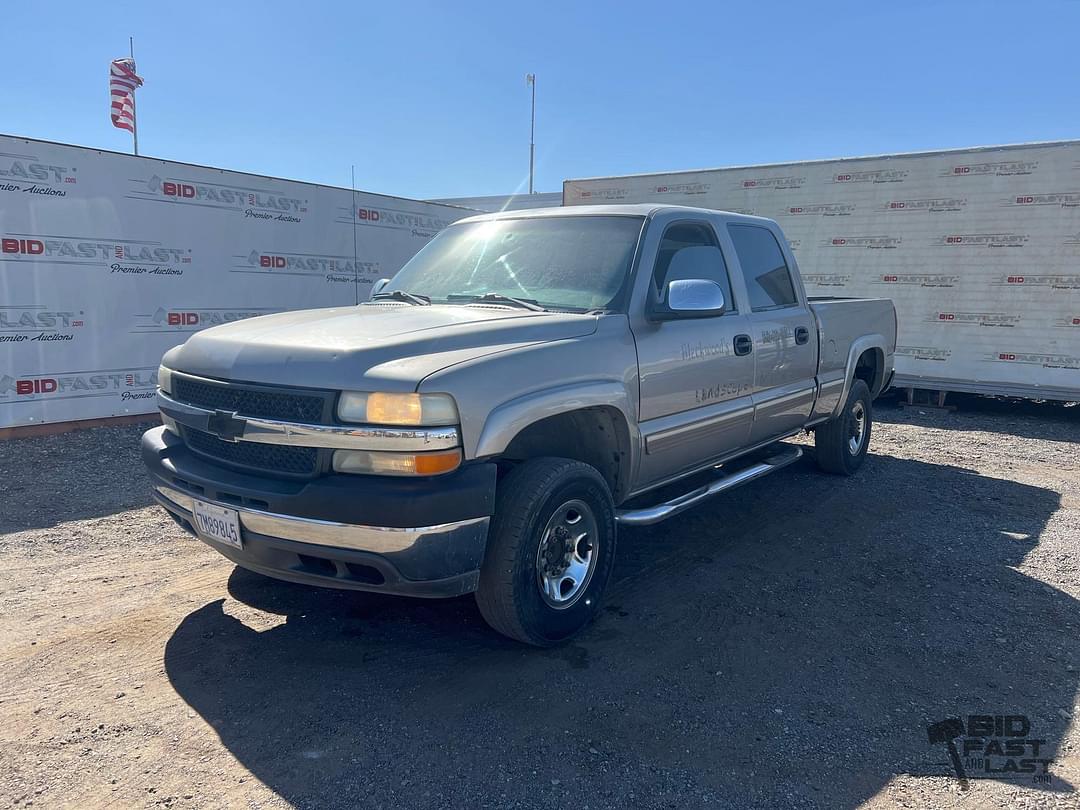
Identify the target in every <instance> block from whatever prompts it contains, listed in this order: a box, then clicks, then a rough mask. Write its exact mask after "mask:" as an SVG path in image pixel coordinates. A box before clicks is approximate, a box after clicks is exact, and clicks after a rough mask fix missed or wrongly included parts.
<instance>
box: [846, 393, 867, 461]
mask: <svg viewBox="0 0 1080 810" xmlns="http://www.w3.org/2000/svg"><path fill="white" fill-rule="evenodd" d="M865 438H866V406H865V405H863V403H862V400H861V399H860V400H856V401H855V404H854V405H852V406H851V425H850V426H849V427H848V441H847V447H848V452H849V453H851V455H853V456H857V455H859V451H860V450H861V449H862V446H863V440H864V439H865Z"/></svg>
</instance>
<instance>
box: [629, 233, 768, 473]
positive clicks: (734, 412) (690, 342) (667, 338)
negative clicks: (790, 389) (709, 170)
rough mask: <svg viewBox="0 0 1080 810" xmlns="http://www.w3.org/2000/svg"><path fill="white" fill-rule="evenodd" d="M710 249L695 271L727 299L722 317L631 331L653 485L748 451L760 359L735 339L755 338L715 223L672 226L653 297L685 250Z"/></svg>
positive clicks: (642, 325) (645, 463)
mask: <svg viewBox="0 0 1080 810" xmlns="http://www.w3.org/2000/svg"><path fill="white" fill-rule="evenodd" d="M701 246H709V247H713V248H715V250H713V251H711V252H709V255H710V256H712V257H715V259H714V260H713V261H710V262H709V264H708V266H706V267H698V268H695V271H694V275H695V277H697V278H708V279H710V280H712V281H715V282H716V283H717V284H719V285H720V287H721V289H722V290H723V292H724V299H725V302H726V311H725V313H724V314H723V315H717V316H713V317H709V318H693V319H689V320H673V321H663V322H660V323H656V322H650V321H636V322H634V324H633V330H634V339H635V341H636V343H637V352H638V368H639V372H640V391H641V400H640V411H639V413H640V416H639V418H640V421H641V430H642V435H643V438H644V442H645V448H644V453H643V454H642V458H641V467H640V470H639V476H638V480H639V481H640V483H641V484H642V485H649V484H655V483H657V482H659V481H662V480H664V479H667V478H670V477H672V476H674V475H677V474H679V473H681V472H685V471H687V470H689V469H692V468H695V467H700V466H702V464H703V462H705V461H707V460H708V459H714V458H719V457H721V456H723V455H725V454H728V453H731V452H733V451H735V450H737V449H738V448H740V447H742V446H743V445H745V444H746V442H747V440H748V438H749V433H750V425H751V421H752V419H753V400H752V399H751V394H752V390H753V384H754V356H753V353H752V352H749V351H748V347H747V346H745V345H742V342H740V346H741V348H740V353H736V348H735V346H736V338H737V337H739V336H743V337H744V338H745V336H746V335H748V334H749V331H750V330H749V324H748V321H747V317H746V315H744V314H743V313H742V312H741V311H740V308H739V302H737V301H735V300H734V299H733V297H732V286H731V281H730V278H729V276H728V270H727V265H726V263H725V261H724V257H723V254H722V252H721V250H720V243H719V240H718V239H717V235H716V232H715V231H714V229H713V226H712V224H711V223H709V222H707V221H703V220H701V221H699V220H685V221H677V222H672V223H670V224H668V225H667V227H666V228H665V230H664V233H663V237H662V238H661V241H660V243H659V246H658V249H657V253H656V262H655V266H654V268H653V274H652V284H653V290H652V293H653V294H656V295H660V294H661V292H662V291H663V290H664V289H665V286H666V285H667V284H668V283H669V282H671V281H674V280H676V279H675V278H673V277H669V275H670V274H669V273H668V268H669V266H670V265H671V263H672V259H673V258H674V256H675V254H676V253H677V252H678V251H680V250H683V249H685V248H690V247H701Z"/></svg>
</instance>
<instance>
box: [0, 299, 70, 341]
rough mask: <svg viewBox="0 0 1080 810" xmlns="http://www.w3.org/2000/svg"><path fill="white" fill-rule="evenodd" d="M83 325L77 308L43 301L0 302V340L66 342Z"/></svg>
mask: <svg viewBox="0 0 1080 810" xmlns="http://www.w3.org/2000/svg"><path fill="white" fill-rule="evenodd" d="M85 325H86V321H85V320H84V318H83V313H82V311H81V310H80V311H77V312H76V311H74V310H63V309H59V308H57V307H50V306H47V305H45V304H30V305H27V306H10V305H0V344H7V345H19V346H28V347H29V346H43V345H50V344H53V343H57V342H60V343H66V342H69V341H73V340H74V339H75V335H76V333H77V332H79V330H81V329H82V328H83V327H84V326H85Z"/></svg>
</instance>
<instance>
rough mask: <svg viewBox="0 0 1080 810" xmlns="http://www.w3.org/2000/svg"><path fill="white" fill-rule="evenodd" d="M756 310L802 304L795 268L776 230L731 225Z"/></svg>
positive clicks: (752, 304) (751, 306) (755, 226)
mask: <svg viewBox="0 0 1080 810" xmlns="http://www.w3.org/2000/svg"><path fill="white" fill-rule="evenodd" d="M728 233H729V234H731V241H732V242H734V243H735V255H736V256H738V257H739V264H740V265H741V266H742V272H743V277H744V279H745V281H746V289H747V293H748V294H749V296H750V308H751V310H752V311H754V312H762V311H765V310H770V309H783V308H784V307H793V306H798V304H799V298H798V296H797V295H796V294H795V285H794V283H793V282H792V280H791V268H789V267H788V265H787V260H785V259H784V252H783V251H782V250H781V249H780V244H779V243H778V242H777V241H776V237H775V236H773V233H772V231H770V230H769V229H768V228H762V227H760V226H758V225H736V224H731V225H728Z"/></svg>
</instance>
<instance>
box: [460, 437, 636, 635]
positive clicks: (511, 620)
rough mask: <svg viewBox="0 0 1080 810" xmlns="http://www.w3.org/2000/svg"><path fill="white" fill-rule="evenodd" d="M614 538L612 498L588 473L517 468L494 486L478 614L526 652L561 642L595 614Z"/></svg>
mask: <svg viewBox="0 0 1080 810" xmlns="http://www.w3.org/2000/svg"><path fill="white" fill-rule="evenodd" d="M615 538H616V532H615V506H614V503H613V502H612V498H611V491H610V490H609V489H608V486H607V483H606V482H605V481H604V479H603V477H602V476H601V475H600V473H599V472H597V470H596V469H595V468H593V467H590V466H589V465H588V464H583V463H581V462H580V461H572V460H570V459H564V458H539V459H533V460H531V461H526V462H523V463H522V464H520V465H518V466H517V467H515V468H514V469H513V470H511V471H510V472H509V473H507V475H506V477H505V478H503V480H502V481H500V482H499V489H498V492H497V493H496V498H495V516H494V517H493V518H492V521H491V533H490V535H489V539H488V550H487V554H486V555H485V557H484V563H483V565H482V566H481V569H480V583H479V587H478V588H477V591H476V603H477V605H478V606H479V608H480V613H481V614H482V615H483V617H484V619H485V620H486V621H487V623H488V624H490V625H491V626H492V627H493V628H494V629H495V630H497V631H498V632H500V633H502V634H503V635H505V636H509V637H510V638H513V639H516V640H518V641H522V642H525V643H526V644H533V645H536V646H539V647H548V646H551V645H553V644H557V643H559V642H561V641H565V640H566V639H568V638H570V637H571V636H573V635H574V634H575V633H577V632H578V631H579V630H581V628H583V627H584V626H585V625H586V624H588V623H589V621H590V620H591V619H592V618H593V616H595V615H596V611H597V610H598V609H599V607H600V598H601V596H602V594H603V591H604V587H605V585H606V584H607V580H608V577H609V576H610V574H611V566H612V562H613V561H614V558H615Z"/></svg>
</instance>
